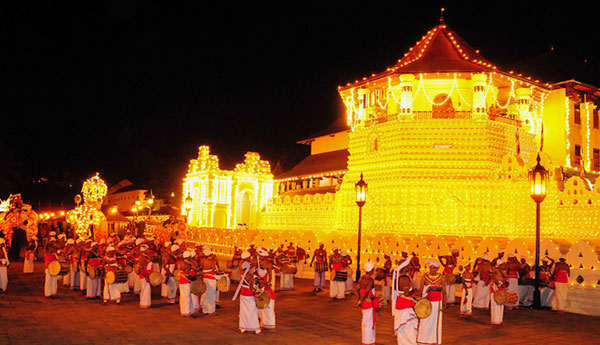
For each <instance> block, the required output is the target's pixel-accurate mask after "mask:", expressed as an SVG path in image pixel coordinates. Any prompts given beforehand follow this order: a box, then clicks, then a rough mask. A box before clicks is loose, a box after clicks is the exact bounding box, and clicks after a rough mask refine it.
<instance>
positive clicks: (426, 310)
mask: <svg viewBox="0 0 600 345" xmlns="http://www.w3.org/2000/svg"><path fill="white" fill-rule="evenodd" d="M413 309H414V310H415V314H416V315H417V317H418V318H419V319H425V318H427V317H428V316H429V314H431V309H432V306H431V302H430V301H429V300H428V299H426V298H422V299H420V300H419V301H417V303H416V304H415V306H414V307H413Z"/></svg>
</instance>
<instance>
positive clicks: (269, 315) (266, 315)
mask: <svg viewBox="0 0 600 345" xmlns="http://www.w3.org/2000/svg"><path fill="white" fill-rule="evenodd" d="M258 312H259V317H260V326H261V327H263V328H268V329H275V300H274V299H271V301H269V305H268V306H267V307H266V308H264V309H259V310H258Z"/></svg>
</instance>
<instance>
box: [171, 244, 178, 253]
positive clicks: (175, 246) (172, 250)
mask: <svg viewBox="0 0 600 345" xmlns="http://www.w3.org/2000/svg"><path fill="white" fill-rule="evenodd" d="M178 249H179V246H178V245H176V244H174V245H172V246H171V252H174V251H176V250H178Z"/></svg>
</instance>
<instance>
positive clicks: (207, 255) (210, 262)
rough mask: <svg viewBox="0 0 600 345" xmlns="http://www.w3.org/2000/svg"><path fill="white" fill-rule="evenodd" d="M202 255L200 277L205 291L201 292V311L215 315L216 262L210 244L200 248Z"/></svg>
mask: <svg viewBox="0 0 600 345" xmlns="http://www.w3.org/2000/svg"><path fill="white" fill-rule="evenodd" d="M202 254H203V256H201V257H200V269H201V270H202V277H203V279H204V284H206V291H205V292H204V293H203V294H202V298H201V300H200V304H201V305H202V313H203V314H204V315H211V316H214V315H217V312H216V310H215V309H216V298H217V280H216V271H217V270H218V265H217V263H216V256H214V254H212V253H211V248H210V246H204V247H203V248H202Z"/></svg>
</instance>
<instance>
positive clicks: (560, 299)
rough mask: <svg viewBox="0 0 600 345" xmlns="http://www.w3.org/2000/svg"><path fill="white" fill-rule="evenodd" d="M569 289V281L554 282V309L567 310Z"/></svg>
mask: <svg viewBox="0 0 600 345" xmlns="http://www.w3.org/2000/svg"><path fill="white" fill-rule="evenodd" d="M568 291H569V283H557V282H555V283H554V301H553V303H552V310H556V311H565V307H566V306H567V293H568Z"/></svg>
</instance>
